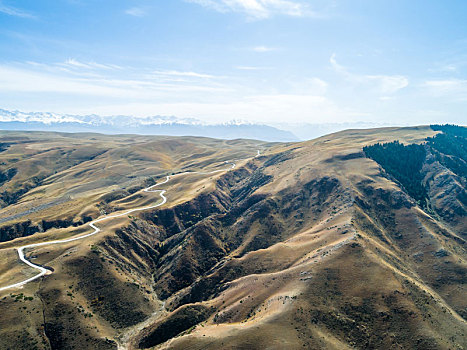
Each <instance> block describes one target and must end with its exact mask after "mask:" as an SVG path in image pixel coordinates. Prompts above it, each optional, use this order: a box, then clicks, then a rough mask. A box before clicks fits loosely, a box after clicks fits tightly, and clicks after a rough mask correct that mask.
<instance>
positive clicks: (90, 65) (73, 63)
mask: <svg viewBox="0 0 467 350" xmlns="http://www.w3.org/2000/svg"><path fill="white" fill-rule="evenodd" d="M60 65H61V66H66V67H69V68H76V69H81V68H82V69H121V68H122V67H120V66H117V65H114V64H102V63H96V62H81V61H78V60H76V59H74V58H69V59H67V60H66V61H65V62H64V63H62V64H60Z"/></svg>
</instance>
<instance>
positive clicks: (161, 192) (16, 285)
mask: <svg viewBox="0 0 467 350" xmlns="http://www.w3.org/2000/svg"><path fill="white" fill-rule="evenodd" d="M259 155H260V151H258V154H257V155H256V156H255V157H258V156H259ZM225 164H232V166H231V167H230V168H227V169H219V170H214V171H210V172H201V171H187V172H183V173H178V174H175V175H172V177H174V176H182V175H188V174H202V175H211V174H215V173H219V172H224V171H229V170H232V169H234V168H235V166H236V164H235V163H233V162H230V161H226V162H225ZM170 179H171V176H167V177H166V179H165V180H164V181H163V182H161V183H157V184H155V185H152V186H149V187H147V188H145V189H143V190H142V191H143V192H154V193H156V192H159V195H160V197H161V198H162V202H160V203H158V204H155V205H151V206H146V207H140V208H134V209H130V210H128V211H125V212H123V213H120V214H114V215H108V216H104V217H102V218H99V219H96V220H94V221H92V222H90V223H89V224H88V226H89V227H91V228H92V229H93V230H94V231H93V232H91V233H88V234H85V235H82V236H78V237H73V238H69V239H63V240H57V241H50V242H42V243H34V244H28V245H25V246H22V247H19V248H16V250H17V252H18V257H19V259H20V260H21V261H22V262H24V263H25V264H26V265H28V266H30V267H32V268H33V269H36V270H38V271H39V273H38V274H37V275H35V276H33V277H31V278H28V279H26V280H24V281H21V282H18V283H14V284H10V285H8V286H5V287H1V288H0V291H3V290H6V289H14V288H19V287H22V286H24V285H25V284H27V283H29V282H32V281H35V280H36V279H38V278H40V277H42V276H44V275H46V274H47V273H51V272H52V271H50V270H47V269H46V268H45V267H42V266H40V265H36V264H34V263H32V262H31V261H29V260H28V259H27V258H26V257H25V255H24V250H25V249H30V248H36V247H42V246H46V245H52V244H63V243H68V242H73V241H77V240H80V239H84V238H87V237H90V236H93V235H95V234H97V233H99V232H100V231H101V229H100V228H98V227H96V226H95V224H97V223H99V222H102V221H105V220H109V219H114V218H118V217H121V216H125V215H129V214H131V213H134V212H136V211H143V210H149V209H154V208H157V207H160V206H161V205H164V204H165V203H166V202H167V198H166V197H165V193H166V192H167V191H166V190H159V189H157V190H153V188H155V187H158V186H161V185H164V184H166V183H167V182H169V181H170Z"/></svg>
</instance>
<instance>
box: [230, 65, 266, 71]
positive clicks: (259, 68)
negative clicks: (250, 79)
mask: <svg viewBox="0 0 467 350" xmlns="http://www.w3.org/2000/svg"><path fill="white" fill-rule="evenodd" d="M235 69H238V70H250V71H253V70H269V69H271V68H270V67H257V66H236V67H235Z"/></svg>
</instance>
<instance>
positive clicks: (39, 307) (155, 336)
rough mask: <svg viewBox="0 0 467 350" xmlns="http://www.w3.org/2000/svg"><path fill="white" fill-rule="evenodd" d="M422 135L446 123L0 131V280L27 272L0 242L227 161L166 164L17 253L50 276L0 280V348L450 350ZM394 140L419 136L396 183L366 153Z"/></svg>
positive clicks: (456, 249) (456, 260)
mask: <svg viewBox="0 0 467 350" xmlns="http://www.w3.org/2000/svg"><path fill="white" fill-rule="evenodd" d="M435 129H436V130H435ZM438 135H448V136H449V131H447V132H446V130H440V129H437V128H432V127H428V126H426V127H413V128H384V129H370V130H347V131H344V132H339V133H336V134H331V135H327V136H324V137H321V138H318V139H315V140H312V141H307V142H301V143H287V144H284V143H276V144H270V143H269V144H268V143H262V142H258V141H252V140H233V141H221V140H213V139H205V138H186V137H183V138H175V137H149V136H147V137H146V136H131V135H119V136H103V135H95V134H79V135H78V134H54V133H26V132H24V133H18V132H16V133H15V132H11V133H6V132H5V133H2V134H0V143H1V145H2V149H3V151H2V153H0V155H1V156H2V165H1V168H0V170H1V174H3V175H2V177H0V179H2V181H3V182H2V187H1V193H3V194H2V201H3V202H2V209H1V211H0V232H2V235H1V237H2V243H0V256H1V257H2V260H1V261H2V264H1V265H0V287H1V286H3V285H6V284H9V283H14V282H15V281H18V280H21V279H24V278H25V277H28V276H31V275H32V274H34V271H33V270H32V269H31V268H29V267H27V266H25V265H21V264H19V263H18V260H17V257H16V255H15V250H14V249H13V248H15V247H18V246H20V245H24V244H28V243H32V242H39V241H47V240H52V239H57V238H64V237H70V236H73V235H77V234H79V233H85V232H89V231H90V228H89V227H88V226H86V222H88V221H89V220H90V219H95V218H96V217H99V216H101V215H106V214H108V213H118V212H122V211H123V210H125V209H130V208H135V207H142V206H145V205H148V203H153V202H154V201H158V200H160V198H159V196H157V195H154V194H152V193H144V192H142V191H141V189H142V188H144V187H147V186H149V185H151V184H153V183H155V182H156V181H159V182H160V181H161V180H163V179H164V178H165V176H166V175H170V174H172V173H182V172H185V171H188V170H190V171H192V170H197V171H205V172H207V171H212V170H223V169H226V164H225V162H226V161H230V160H236V167H235V168H234V169H231V170H230V171H219V172H217V173H213V174H184V175H183V174H182V175H176V176H174V177H173V178H172V180H171V181H169V182H168V183H167V184H164V186H163V188H164V189H166V190H167V194H166V195H167V198H168V201H167V203H166V204H164V205H163V206H161V207H158V208H154V209H151V210H148V211H142V212H140V213H135V214H132V215H128V216H124V217H120V218H116V219H113V220H109V221H106V222H105V223H102V224H101V225H100V227H101V228H102V232H101V233H99V234H98V235H95V236H91V237H89V238H86V239H83V240H80V241H74V242H69V243H66V244H63V245H54V246H43V247H40V248H36V249H33V250H31V251H28V252H27V256H28V257H29V259H32V261H34V262H35V263H36V264H40V265H44V266H48V267H49V268H50V269H51V270H53V273H51V274H50V275H48V276H45V277H43V278H42V279H40V280H38V281H35V282H32V283H30V284H27V285H25V286H24V287H23V288H22V289H21V290H13V289H12V290H6V291H3V292H1V293H0V310H2V318H1V319H0V335H1V336H0V344H1V346H0V347H4V348H24V349H35V348H37V349H63V348H75V349H117V348H120V349H146V348H158V349H159V348H160V349H265V348H270V349H303V348H307V349H347V348H348V349H351V348H358V349H372V348H373V349H401V348H403V349H464V348H466V346H467V345H466V344H467V338H466V334H465V333H466V330H467V326H466V319H467V311H466V307H467V303H466V300H467V298H466V297H465V296H466V290H465V281H466V276H465V272H466V251H465V239H466V232H467V230H466V228H467V220H466V217H467V216H466V204H465V185H466V182H465V177H464V176H463V173H462V172H461V173H459V170H457V169H462V165H463V164H464V163H462V157H461V156H459V154H458V153H456V155H454V154H451V153H452V152H451V151H448V150H447V148H446V147H445V146H443V145H445V144H446V140H444V139H442V140H441V141H440V142H439V143H436V142H438V141H437V140H436V139H437V138H444V137H445V136H438ZM456 137H461V136H456ZM427 138H428V139H427ZM396 140H397V141H399V143H398V144H399V145H402V146H403V147H405V146H407V147H409V145H415V146H410V147H413V148H417V149H418V147H422V148H423V150H424V151H423V152H421V153H420V156H419V157H418V156H417V157H416V159H415V160H414V161H416V162H418V161H420V164H419V165H418V164H414V169H416V170H417V171H418V172H419V173H418V174H417V176H414V177H413V178H412V177H411V178H410V181H409V180H407V178H408V176H406V175H404V176H402V177H401V176H400V174H405V173H404V172H403V171H402V170H400V169H402V168H401V167H398V166H395V165H394V164H395V162H396V161H398V160H397V157H396V158H395V160H393V161H391V163H390V164H391V165H392V167H389V166H388V165H387V163H388V162H387V161H386V160H387V159H392V158H391V157H392V156H388V155H386V153H384V152H385V151H381V152H379V153H378V154H385V155H384V156H375V155H374V154H375V153H371V152H370V151H368V150H369V148H368V147H373V145H375V144H378V143H379V144H380V145H387V144H390V143H392V142H394V141H396ZM427 140H428V141H427ZM458 141H459V142H462V140H458ZM417 145H419V146H417ZM436 145H438V146H436ZM439 145H441V146H439ZM381 147H383V148H386V149H390V148H391V147H392V146H381ZM396 147H399V148H400V146H396ZM451 148H452V147H451ZM451 148H449V149H451ZM364 149H365V152H364V151H363V150H364ZM397 149H398V148H397ZM257 150H261V155H260V156H257V157H254V156H255V155H256V154H257ZM456 150H458V148H456ZM456 152H457V151H456ZM399 154H400V157H399V159H400V161H404V160H405V158H403V153H402V152H401V153H399ZM367 156H368V157H367ZM370 156H371V158H370ZM372 158H373V159H372ZM410 162H412V160H410ZM453 162H454V163H453ZM452 164H457V165H458V166H457V167H456V168H454V169H453V168H452V167H453V166H452ZM459 166H460V168H459ZM11 169H14V170H11ZM394 169H395V170H394ZM414 175H415V174H414ZM407 181H408V182H407ZM415 181H418V182H417V186H422V187H423V189H424V192H423V197H421V198H420V197H418V195H419V192H416V193H417V195H416V196H415V197H417V198H414V195H413V192H411V189H412V188H419V187H417V186H415V187H413V186H409V185H408V184H409V183H410V184H412V183H415ZM161 188H162V187H161ZM421 199H423V200H421Z"/></svg>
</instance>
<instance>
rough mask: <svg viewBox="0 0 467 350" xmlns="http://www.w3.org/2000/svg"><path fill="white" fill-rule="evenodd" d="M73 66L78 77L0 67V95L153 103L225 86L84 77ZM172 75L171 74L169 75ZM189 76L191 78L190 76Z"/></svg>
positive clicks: (51, 69)
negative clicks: (89, 98)
mask: <svg viewBox="0 0 467 350" xmlns="http://www.w3.org/2000/svg"><path fill="white" fill-rule="evenodd" d="M76 63H78V61H76V62H73V61H72V65H75V66H77V67H79V68H80V69H82V70H83V71H82V74H71V73H76V72H72V71H67V70H63V69H62V67H61V66H60V65H50V66H47V65H41V64H36V63H33V62H32V63H28V64H26V65H19V66H18V65H0V91H2V93H15V92H16V93H25V92H28V93H36V94H41V93H58V94H65V95H70V96H80V95H86V96H91V97H92V96H94V97H96V96H99V97H106V98H125V99H128V100H138V101H144V100H152V101H154V100H157V99H170V98H175V97H177V96H178V97H180V96H183V95H185V94H187V95H188V96H193V97H197V96H198V95H199V94H201V95H204V94H206V93H208V94H213V93H216V92H217V93H225V92H227V91H230V88H229V87H228V86H223V85H220V84H218V83H216V84H211V83H209V82H205V83H202V82H200V81H199V80H198V81H197V82H190V81H188V82H185V81H181V82H167V81H164V80H163V79H154V78H150V77H147V76H144V74H142V73H141V72H138V73H136V74H134V75H133V76H130V77H128V78H121V77H119V76H118V75H114V74H106V72H112V71H109V70H107V71H106V70H101V71H100V72H99V74H94V75H90V74H85V73H86V71H87V69H88V68H89V67H88V65H86V64H79V63H78V64H76ZM172 73H173V72H172ZM190 76H191V75H190Z"/></svg>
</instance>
